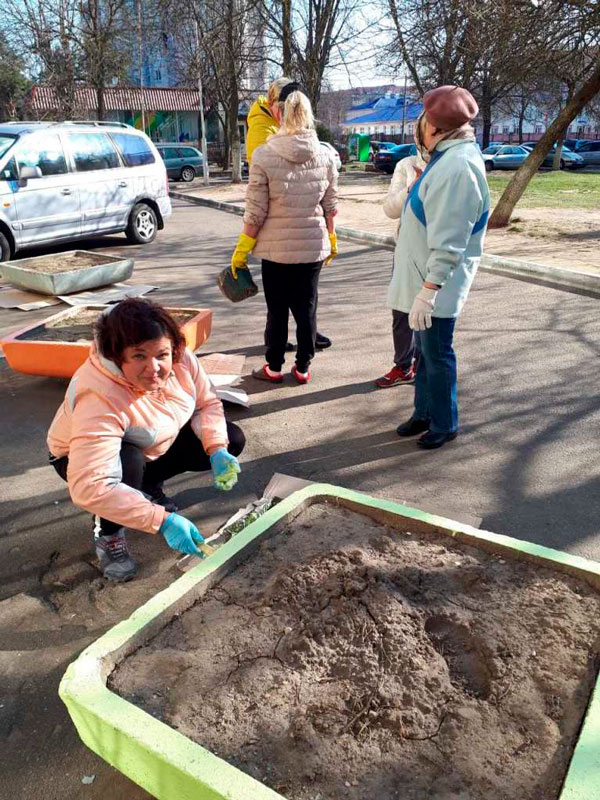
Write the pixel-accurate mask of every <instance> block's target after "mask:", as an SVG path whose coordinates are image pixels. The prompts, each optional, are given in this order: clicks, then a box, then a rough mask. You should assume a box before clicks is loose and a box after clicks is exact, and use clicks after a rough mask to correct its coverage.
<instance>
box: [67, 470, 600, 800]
mask: <svg viewBox="0 0 600 800" xmlns="http://www.w3.org/2000/svg"><path fill="white" fill-rule="evenodd" d="M314 503H321V504H322V503H326V504H332V505H334V506H336V507H341V508H346V509H349V510H351V511H357V512H359V513H360V514H363V515H366V516H368V517H371V518H372V519H373V520H375V521H377V522H379V523H383V524H384V525H389V526H391V527H392V528H394V527H395V526H396V525H398V524H400V525H406V524H410V526H411V530H413V531H415V532H416V533H423V534H427V532H430V533H433V534H436V535H439V534H443V535H446V536H448V537H449V538H453V539H455V540H457V541H459V542H462V543H464V544H467V545H470V546H472V547H477V548H481V549H482V550H486V551H488V552H491V553H495V554H498V555H501V557H502V558H503V559H506V560H509V559H515V560H526V561H529V562H532V563H533V564H536V565H538V566H539V567H547V568H550V569H552V570H554V571H556V572H558V573H561V572H562V573H567V574H570V575H574V576H577V577H578V578H581V579H583V580H584V581H585V582H586V583H588V585H590V586H591V587H593V588H594V589H595V590H600V565H598V564H596V563H594V562H590V561H587V560H585V559H583V558H579V557H577V556H572V555H568V554H566V553H562V552H559V551H556V550H551V549H548V548H546V547H542V546H540V545H536V544H532V543H530V542H526V541H519V540H516V539H512V538H510V537H508V536H502V535H498V534H494V533H490V532H488V531H481V530H477V529H475V528H472V527H470V526H469V525H464V524H462V523H459V522H453V521H452V520H449V519H445V518H443V517H439V516H434V515H432V514H428V513H425V512H423V511H419V510H418V509H414V508H409V507H408V506H405V505H400V504H397V503H393V502H391V501H388V500H380V499H378V498H374V497H369V496H368V495H364V494H359V493H358V492H353V491H349V490H347V489H343V488H340V487H336V486H330V485H327V484H313V485H312V486H309V487H307V488H305V489H302V490H300V491H299V492H295V493H294V494H292V495H291V496H290V497H288V498H287V499H285V500H283V501H282V502H281V503H279V504H278V505H276V506H274V507H273V508H271V509H270V510H269V511H267V512H266V513H265V514H264V515H263V516H261V517H260V518H259V519H258V520H256V521H255V522H253V523H252V524H250V525H249V526H248V527H247V528H246V529H244V530H243V531H242V532H240V533H239V534H237V535H236V536H234V537H233V538H232V539H230V540H229V541H228V542H227V543H226V544H224V545H223V546H221V547H220V548H218V549H217V550H216V552H215V553H213V554H212V555H211V556H210V557H209V558H207V559H205V560H204V561H202V562H201V563H200V564H198V566H196V567H194V568H193V569H192V570H190V571H189V572H188V573H186V574H185V575H183V576H182V577H181V578H179V579H178V580H177V581H175V583H173V584H172V585H171V586H170V587H168V588H167V589H165V590H164V591H162V592H160V593H159V594H157V595H155V596H154V597H153V598H152V599H150V600H149V601H148V602H147V603H146V604H145V605H143V606H142V607H141V608H139V609H138V610H137V611H135V612H134V613H133V614H132V616H131V617H129V619H126V620H124V621H123V622H121V623H119V624H118V625H117V626H115V627H114V628H112V629H111V630H110V631H108V632H107V633H106V634H104V635H103V636H102V637H101V638H100V639H98V641H96V642H94V643H93V644H92V645H90V646H89V647H88V648H87V649H86V650H84V651H83V653H82V654H81V655H80V656H79V658H78V659H77V660H76V661H75V662H73V663H72V664H71V665H70V666H69V667H68V669H67V671H66V673H65V675H64V677H63V679H62V681H61V684H60V688H59V694H60V696H61V698H62V700H63V702H64V703H65V704H66V706H67V708H68V711H69V714H70V716H71V718H72V720H73V722H74V723H75V726H76V727H77V730H78V732H79V735H80V737H81V738H82V740H83V741H84V743H85V744H86V745H87V746H88V747H89V748H91V749H92V750H93V751H94V752H95V753H97V754H98V755H100V756H101V757H102V758H104V759H105V760H106V761H107V762H108V763H109V764H111V765H112V766H114V767H116V768H117V769H119V770H120V771H121V772H123V773H124V774H125V775H127V776H128V777H130V778H131V779H132V780H133V781H135V782H136V783H138V784H139V785H140V786H142V787H143V788H144V789H146V791H148V792H150V794H151V795H152V796H153V797H156V798H159V800H284V797H283V796H282V795H280V794H279V793H277V792H275V791H273V790H272V789H270V788H268V787H267V786H265V785H264V784H262V783H260V782H259V781H258V780H255V779H254V778H252V777H251V776H250V775H248V774H246V773H244V772H242V771H240V770H239V769H237V768H236V767H234V766H233V765H231V764H229V763H228V762H226V761H224V760H223V759H221V758H219V757H218V756H217V755H215V754H214V753H212V752H210V751H209V750H207V749H206V748H204V747H201V746H200V745H199V744H196V743H195V742H194V741H192V740H191V739H190V738H188V737H187V736H184V735H183V734H182V733H180V732H179V731H178V730H175V729H174V728H172V727H170V726H169V725H167V724H165V723H164V722H162V721H160V720H159V719H157V718H156V717H154V716H151V715H150V714H149V713H147V712H146V711H144V710H143V709H142V708H140V707H138V706H137V705H134V704H133V703H130V702H128V701H127V700H125V699H124V698H122V697H120V696H119V695H117V694H116V693H114V692H112V691H110V690H109V689H108V688H107V680H108V677H109V675H110V674H111V672H112V671H113V669H114V668H115V667H116V665H118V664H119V663H120V662H121V661H123V660H124V659H125V658H127V657H128V656H129V655H130V654H132V653H134V652H135V651H136V650H137V649H138V648H141V647H143V646H144V645H146V644H147V643H148V642H150V641H151V640H152V639H153V638H154V637H155V636H156V635H157V634H159V633H160V631H162V630H163V629H164V628H165V626H167V625H168V624H169V623H170V622H171V621H172V620H173V619H174V618H176V617H178V616H179V615H180V614H182V613H183V612H184V611H185V610H187V609H189V608H190V607H191V606H193V605H194V604H195V603H196V602H197V601H198V600H199V599H200V598H202V597H203V595H204V594H205V592H206V591H207V590H208V589H209V588H210V587H211V586H214V585H215V584H216V583H218V582H219V580H220V579H221V578H223V577H224V576H225V575H227V574H228V573H230V572H231V571H232V570H234V569H235V568H236V567H237V566H238V565H239V564H240V563H242V562H243V561H244V560H246V559H247V558H248V556H249V555H250V554H251V553H253V552H254V551H256V550H257V548H259V547H260V546H261V544H262V543H263V542H264V541H265V540H266V539H268V538H269V537H270V536H272V535H273V534H275V533H278V532H280V531H282V530H287V529H288V528H289V525H290V523H291V522H292V521H293V520H294V519H295V518H296V517H298V516H299V514H301V512H302V511H303V510H304V509H305V508H307V507H308V506H310V505H312V504H314ZM265 713H268V706H267V707H265ZM347 785H349V784H347ZM559 797H560V800H596V799H597V798H598V797H600V700H599V695H598V683H597V684H596V688H595V689H594V691H593V693H592V696H591V699H590V701H589V704H588V708H587V714H586V715H585V718H584V721H583V725H582V727H581V730H580V732H579V737H578V740H577V742H576V744H575V749H574V751H573V753H572V756H571V760H570V764H569V768H568V772H567V775H566V778H565V781H564V784H563V786H562V788H561V790H560V794H559ZM373 800H375V798H373Z"/></svg>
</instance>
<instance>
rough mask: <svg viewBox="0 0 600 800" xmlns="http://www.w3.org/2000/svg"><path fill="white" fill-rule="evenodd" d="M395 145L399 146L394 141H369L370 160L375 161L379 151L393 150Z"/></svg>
mask: <svg viewBox="0 0 600 800" xmlns="http://www.w3.org/2000/svg"><path fill="white" fill-rule="evenodd" d="M394 147H397V145H396V144H394V142H373V141H371V142H370V143H369V161H374V160H375V156H376V155H377V153H380V152H381V151H382V150H393V149H394Z"/></svg>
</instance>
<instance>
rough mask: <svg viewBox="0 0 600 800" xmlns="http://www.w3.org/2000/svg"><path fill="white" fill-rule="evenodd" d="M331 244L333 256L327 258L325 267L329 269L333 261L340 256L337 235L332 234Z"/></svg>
mask: <svg viewBox="0 0 600 800" xmlns="http://www.w3.org/2000/svg"><path fill="white" fill-rule="evenodd" d="M329 243H330V244H331V254H330V255H328V256H327V258H326V259H325V266H326V267H328V266H329V264H330V263H331V261H332V260H333V259H334V258H335V257H336V256H337V254H338V246H337V233H330V234H329Z"/></svg>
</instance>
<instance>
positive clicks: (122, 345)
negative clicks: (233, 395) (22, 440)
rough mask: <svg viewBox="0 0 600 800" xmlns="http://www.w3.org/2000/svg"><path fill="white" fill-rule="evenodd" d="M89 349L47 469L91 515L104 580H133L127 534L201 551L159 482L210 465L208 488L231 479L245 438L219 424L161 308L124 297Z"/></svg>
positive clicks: (58, 420)
mask: <svg viewBox="0 0 600 800" xmlns="http://www.w3.org/2000/svg"><path fill="white" fill-rule="evenodd" d="M94 334H95V337H94V338H95V343H94V345H93V346H92V349H91V352H90V356H89V358H88V359H87V361H86V362H85V363H84V364H83V365H82V366H81V367H80V368H79V369H78V370H77V372H76V373H75V375H74V376H73V378H72V379H71V383H70V384H69V388H68V389H67V393H66V396H65V399H64V401H63V403H62V405H61V406H60V408H59V409H58V411H57V412H56V416H55V417H54V420H53V422H52V425H51V427H50V430H49V432H48V448H49V450H50V463H51V464H52V466H53V467H54V469H55V470H56V471H57V473H58V474H59V475H60V477H61V478H63V479H64V480H66V481H67V484H68V487H69V492H70V495H71V499H72V500H73V502H74V503H75V505H77V506H80V507H81V508H84V509H85V510H86V511H89V512H91V513H92V514H93V515H94V523H95V524H94V544H95V549H96V555H97V556H98V559H99V560H100V565H101V567H102V570H103V573H104V576H105V577H106V578H108V579H110V580H116V581H125V580H129V579H130V578H132V577H133V576H134V575H135V573H136V570H137V565H136V563H135V561H134V560H133V558H132V557H131V555H130V554H129V551H128V548H127V541H126V538H125V530H124V529H125V528H126V527H127V528H134V529H136V530H139V531H144V532H146V533H151V534H156V533H160V534H162V536H164V538H165V540H166V542H167V544H168V545H169V546H170V547H171V548H173V549H174V550H179V551H181V552H183V553H194V554H199V550H198V548H197V544H198V543H201V542H202V541H203V538H202V535H201V534H200V531H199V530H198V529H197V527H196V526H195V525H194V524H193V523H192V522H190V520H188V519H186V518H185V517H183V516H181V515H180V514H177V513H176V512H177V507H176V505H175V503H174V502H173V501H172V500H171V499H170V498H169V497H167V496H166V495H165V494H164V492H163V482H164V481H165V480H167V479H168V478H172V477H173V476H174V475H179V474H180V473H182V472H187V471H192V472H199V471H204V470H209V469H212V472H213V478H214V481H213V485H214V486H215V488H217V489H221V490H225V491H227V490H229V489H231V488H232V486H233V485H234V484H235V483H236V482H237V473H239V472H240V466H239V463H238V460H237V458H236V456H238V455H239V454H240V453H241V452H242V450H243V448H244V444H245V439H244V434H243V433H242V431H241V430H240V428H238V427H237V425H234V424H233V423H228V422H226V420H225V415H224V413H223V406H222V403H221V401H220V400H219V399H218V398H217V396H216V395H215V393H214V391H213V388H212V386H211V383H210V381H209V379H208V377H207V376H206V373H205V372H204V370H203V369H202V367H201V366H200V364H199V363H198V360H197V359H196V357H195V356H194V354H193V353H191V352H190V351H189V350H186V348H185V339H184V337H183V335H182V334H181V332H180V330H179V327H178V326H177V323H176V322H175V320H174V319H173V318H172V317H171V316H170V315H169V314H168V312H167V311H165V309H163V308H161V307H160V306H158V305H155V304H153V303H151V302H149V301H147V300H141V299H138V298H129V299H127V300H123V301H122V302H121V303H118V304H117V305H116V306H114V307H113V308H112V309H111V310H109V311H107V312H105V313H104V314H102V315H101V317H100V318H99V320H98V322H97V324H96V326H95V331H94Z"/></svg>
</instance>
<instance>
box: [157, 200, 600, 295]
mask: <svg viewBox="0 0 600 800" xmlns="http://www.w3.org/2000/svg"><path fill="white" fill-rule="evenodd" d="M171 197H174V198H175V199H176V200H185V201H187V202H188V203H194V204H195V205H198V206H205V207H208V208H215V209H217V210H218V211H225V212H227V213H228V214H237V215H238V216H242V215H243V213H244V207H243V206H240V205H236V204H234V203H224V202H221V201H220V200H211V199H209V198H208V197H194V196H193V195H187V194H184V193H183V192H176V191H175V192H174V191H171ZM337 233H338V235H339V236H341V237H342V238H344V239H349V240H350V241H352V242H357V243H359V244H371V245H375V246H376V247H385V248H387V249H388V250H393V249H394V247H395V241H394V237H393V236H387V235H386V234H384V233H370V232H369V231H361V230H358V228H347V227H345V226H342V225H339V226H337ZM480 269H481V270H483V271H484V272H491V273H493V274H494V275H502V276H503V277H506V278H515V279H516V280H522V281H526V282H529V283H537V284H540V285H541V286H548V287H550V288H552V289H562V290H563V291H567V292H574V293H576V294H585V295H591V296H593V297H600V275H595V274H594V273H592V272H575V271H573V270H570V269H562V268H561V267H553V266H550V264H536V263H535V262H533V261H521V260H519V259H516V258H504V256H495V255H491V254H487V253H484V254H483V257H482V259H481V265H480Z"/></svg>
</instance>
